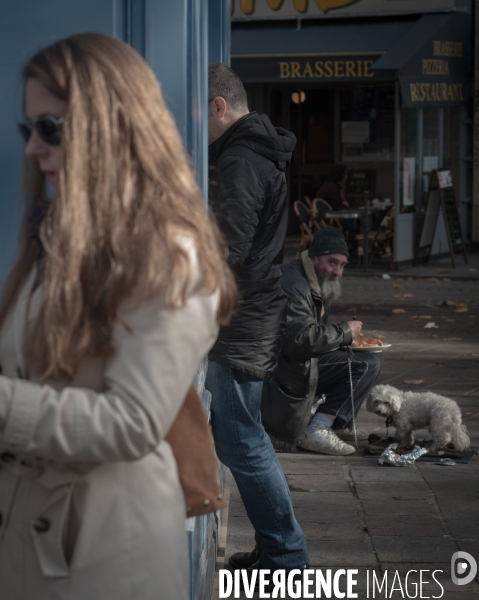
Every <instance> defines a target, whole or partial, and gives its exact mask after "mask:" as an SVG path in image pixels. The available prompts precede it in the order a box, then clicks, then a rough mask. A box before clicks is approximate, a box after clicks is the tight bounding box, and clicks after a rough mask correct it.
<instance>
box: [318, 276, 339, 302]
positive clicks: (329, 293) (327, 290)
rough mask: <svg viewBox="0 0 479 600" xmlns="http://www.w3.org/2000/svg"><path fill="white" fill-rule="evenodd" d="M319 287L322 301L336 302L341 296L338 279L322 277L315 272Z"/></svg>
mask: <svg viewBox="0 0 479 600" xmlns="http://www.w3.org/2000/svg"><path fill="white" fill-rule="evenodd" d="M316 275H317V277H318V282H319V286H320V288H321V296H322V297H323V300H336V299H337V298H339V297H340V296H341V282H340V281H339V277H334V278H332V279H331V277H328V276H324V275H323V273H321V272H318V271H316Z"/></svg>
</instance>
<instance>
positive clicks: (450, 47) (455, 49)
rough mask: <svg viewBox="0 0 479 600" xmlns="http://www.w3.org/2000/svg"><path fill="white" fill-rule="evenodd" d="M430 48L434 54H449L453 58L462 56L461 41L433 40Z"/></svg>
mask: <svg viewBox="0 0 479 600" xmlns="http://www.w3.org/2000/svg"><path fill="white" fill-rule="evenodd" d="M432 48H433V55H434V56H450V57H453V58H462V57H463V56H464V44H463V42H443V41H440V40H434V41H433V46H432Z"/></svg>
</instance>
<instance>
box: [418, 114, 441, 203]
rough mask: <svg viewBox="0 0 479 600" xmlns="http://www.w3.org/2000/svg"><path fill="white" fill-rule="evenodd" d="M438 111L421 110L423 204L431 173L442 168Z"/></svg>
mask: <svg viewBox="0 0 479 600" xmlns="http://www.w3.org/2000/svg"><path fill="white" fill-rule="evenodd" d="M439 117H440V109H439V108H425V109H424V110H423V159H422V173H423V176H422V178H423V204H424V202H425V200H426V194H427V191H428V189H429V178H430V176H431V171H433V170H434V169H439V167H442V165H441V164H440V162H441V160H440V159H441V157H440V149H439V148H440V146H439V138H440V124H439Z"/></svg>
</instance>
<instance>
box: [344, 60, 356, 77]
mask: <svg viewBox="0 0 479 600" xmlns="http://www.w3.org/2000/svg"><path fill="white" fill-rule="evenodd" d="M354 67H355V64H354V61H352V60H347V61H346V77H356V74H355V72H354Z"/></svg>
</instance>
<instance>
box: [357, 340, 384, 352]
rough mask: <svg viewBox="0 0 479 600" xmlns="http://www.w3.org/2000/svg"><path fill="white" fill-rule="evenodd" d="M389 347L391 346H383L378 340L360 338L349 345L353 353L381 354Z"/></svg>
mask: <svg viewBox="0 0 479 600" xmlns="http://www.w3.org/2000/svg"><path fill="white" fill-rule="evenodd" d="M391 346H392V344H384V343H383V342H382V341H381V340H380V339H379V338H361V339H360V340H355V341H354V342H353V343H352V344H351V348H353V350H354V351H355V352H356V351H359V352H382V351H383V350H387V349H388V348H390V347H391Z"/></svg>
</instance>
